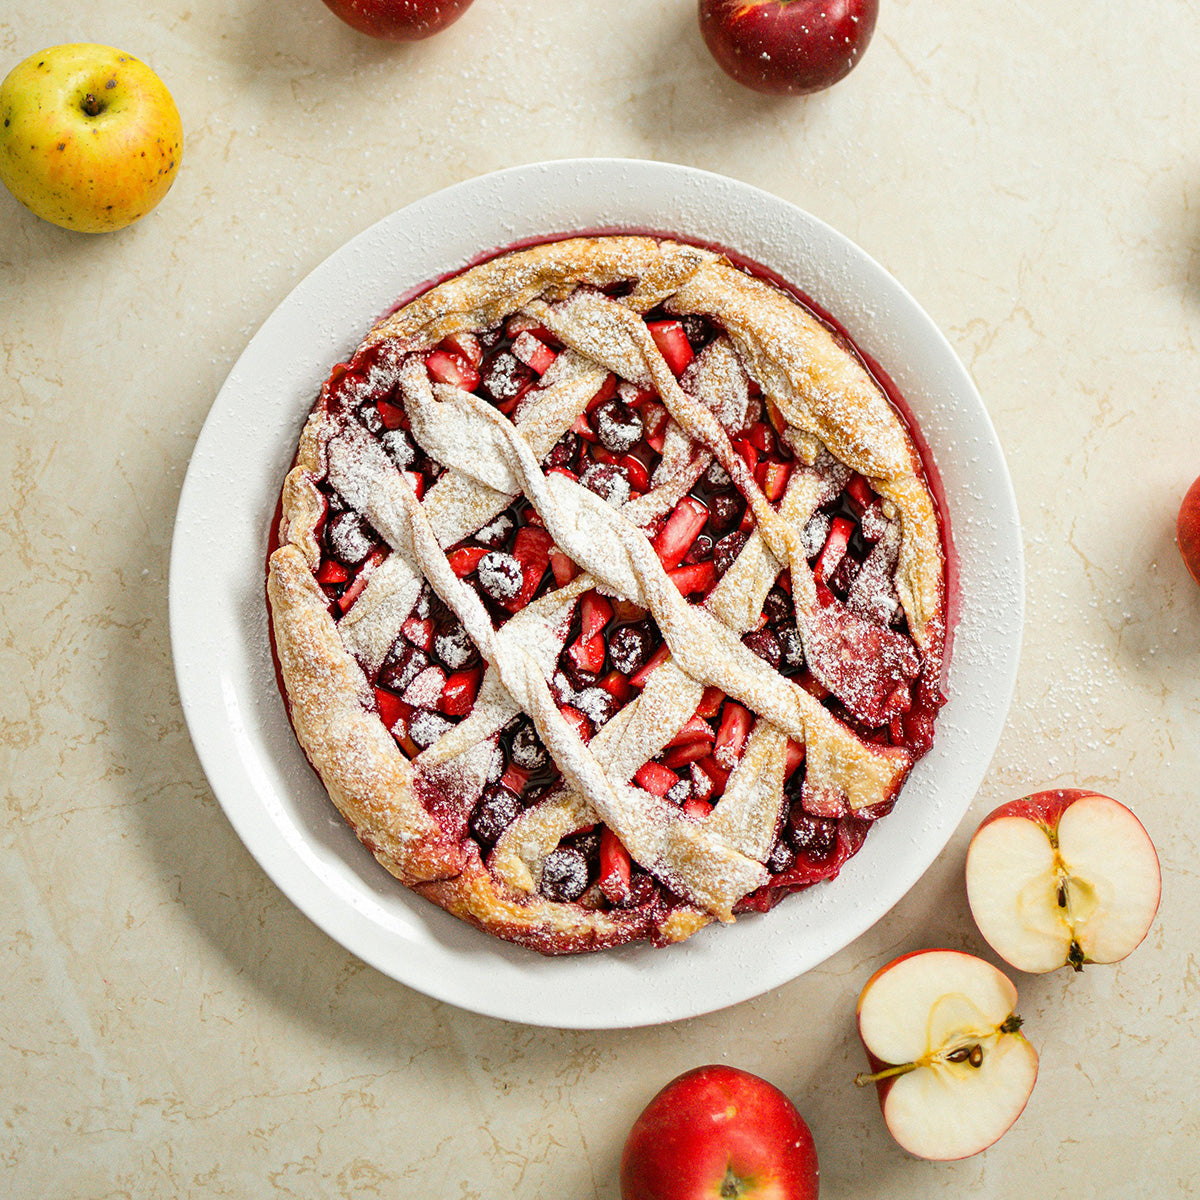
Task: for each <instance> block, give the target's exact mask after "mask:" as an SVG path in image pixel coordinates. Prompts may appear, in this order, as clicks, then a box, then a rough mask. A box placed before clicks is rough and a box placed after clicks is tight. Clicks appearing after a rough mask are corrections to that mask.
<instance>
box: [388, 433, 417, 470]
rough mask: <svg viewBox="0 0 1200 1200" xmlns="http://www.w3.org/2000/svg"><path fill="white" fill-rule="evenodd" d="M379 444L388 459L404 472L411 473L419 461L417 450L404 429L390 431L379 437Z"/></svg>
mask: <svg viewBox="0 0 1200 1200" xmlns="http://www.w3.org/2000/svg"><path fill="white" fill-rule="evenodd" d="M379 444H380V445H381V446H382V447H383V448H384V449H385V450H386V451H387V455H388V458H390V459H391V460H392V462H394V463H395V464H396V466H398V467H399V468H400V470H402V471H411V470H412V469H413V465H414V464H415V463H416V461H417V448H416V446H414V445H413V441H412V438H410V437H409V436H408V434H407V433H405V432H404V430H403V429H388V430H386V431H385V432H384V433H382V434H380V435H379Z"/></svg>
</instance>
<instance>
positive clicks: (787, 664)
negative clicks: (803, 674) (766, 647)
mask: <svg viewBox="0 0 1200 1200" xmlns="http://www.w3.org/2000/svg"><path fill="white" fill-rule="evenodd" d="M774 632H775V637H776V639H777V640H778V642H779V652H780V656H781V657H780V659H779V669H780V670H782V671H786V672H788V673H789V674H794V673H795V672H797V671H799V670H801V669H802V668H803V666H804V643H803V642H801V640H800V634H799V633H798V632H797V630H796V627H795V625H791V624H789V625H777V626H776V627H775V631H774Z"/></svg>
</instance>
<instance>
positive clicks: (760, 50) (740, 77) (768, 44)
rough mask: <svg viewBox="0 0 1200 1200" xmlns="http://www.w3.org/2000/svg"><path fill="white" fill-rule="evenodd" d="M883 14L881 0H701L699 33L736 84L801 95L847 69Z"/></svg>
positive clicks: (856, 57)
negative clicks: (880, 10) (880, 14)
mask: <svg viewBox="0 0 1200 1200" xmlns="http://www.w3.org/2000/svg"><path fill="white" fill-rule="evenodd" d="M878 15H879V0H700V32H701V34H702V35H703V37H704V41H705V44H706V45H707V46H708V48H709V50H710V51H711V52H712V56H713V57H714V58H715V59H716V60H717V63H718V64H719V65H720V67H721V68H722V70H724V71H725V73H726V74H728V75H731V76H732V77H733V78H734V79H736V80H737V81H738V83H741V84H744V85H745V86H746V87H748V88H753V89H754V90H755V91H757V92H768V93H770V94H774V95H792V96H801V95H804V94H806V93H808V92H819V91H820V90H821V89H822V88H827V87H829V85H830V84H833V83H837V81H838V80H839V79H841V78H842V77H843V76H845V75H847V74H849V72H850V70H851V68H853V66H854V64H855V63H857V62H858V60H859V59H860V58H861V57H862V54H863V51H864V50H866V48H867V43H868V42H869V41H870V40H871V34H872V33H874V31H875V18H876V17H877V16H878Z"/></svg>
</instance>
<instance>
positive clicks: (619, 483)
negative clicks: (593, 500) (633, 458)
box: [579, 462, 631, 508]
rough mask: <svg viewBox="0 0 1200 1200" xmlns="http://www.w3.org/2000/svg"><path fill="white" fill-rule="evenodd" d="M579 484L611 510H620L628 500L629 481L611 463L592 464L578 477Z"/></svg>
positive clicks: (622, 472) (618, 468)
mask: <svg viewBox="0 0 1200 1200" xmlns="http://www.w3.org/2000/svg"><path fill="white" fill-rule="evenodd" d="M579 482H580V483H582V484H583V486H584V487H585V488H587V489H588V491H590V492H595V493H596V495H597V496H599V497H600V499H601V500H603V501H604V502H605V503H606V504H611V505H612V506H613V508H620V507H621V505H622V504H624V503H625V502H626V501H627V500H628V499H629V494H630V490H631V489H630V487H629V479H628V478H627V477H626V475H625V472H624V471H622V470H621V468H620V467H618V466H616V465H615V464H613V463H601V462H593V463H592V464H591V465H590V466H589V467H588V468H587V470H586V471H584V473H583V474H582V475H581V476H580V477H579Z"/></svg>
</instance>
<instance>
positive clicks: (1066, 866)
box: [966, 789, 1162, 974]
mask: <svg viewBox="0 0 1200 1200" xmlns="http://www.w3.org/2000/svg"><path fill="white" fill-rule="evenodd" d="M966 877H967V899H968V901H969V903H970V905H971V914H972V916H973V917H974V918H975V923H976V924H977V925H978V926H979V932H980V933H982V934H983V936H984V938H985V939H986V941H987V943H988V945H990V946H991V947H992V949H993V950H995V951H996V953H997V954H998V955H1000V957H1001V958H1003V959H1004V960H1005V962H1007V963H1009V964H1010V965H1012V966H1014V967H1016V968H1017V970H1019V971H1028V972H1030V973H1033V974H1039V973H1041V972H1045V971H1053V970H1055V969H1056V968H1058V967H1061V966H1065V965H1066V964H1068V963H1069V964H1070V965H1071V966H1072V967H1073V968H1074V969H1075V970H1076V971H1080V970H1082V969H1083V966H1084V964H1085V963H1112V962H1117V961H1119V960H1120V959H1123V958H1124V957H1125V956H1126V955H1127V954H1129V953H1130V952H1131V951H1132V950H1134V949H1136V947H1137V946H1138V945H1139V944H1140V943H1141V942H1142V940H1143V939H1144V938H1145V936H1146V934H1147V933H1148V932H1149V930H1150V926H1151V924H1152V923H1153V921H1154V916H1155V914H1156V913H1157V911H1158V903H1159V898H1160V895H1161V892H1162V873H1161V870H1160V868H1159V862H1158V855H1157V854H1156V853H1155V850H1154V844H1153V843H1152V842H1151V840H1150V837H1149V835H1148V834H1147V833H1146V830H1145V829H1144V828H1143V826H1142V823H1141V822H1140V821H1139V820H1138V819H1137V817H1135V816H1134V815H1133V813H1132V812H1130V811H1129V809H1128V808H1126V807H1125V805H1123V804H1120V803H1119V802H1118V801H1116V800H1113V799H1111V798H1110V797H1108V796H1101V795H1097V794H1096V793H1095V792H1088V791H1083V790H1079V789H1065V790H1059V791H1050V792H1038V793H1036V794H1034V795H1032V796H1026V797H1024V798H1023V799H1021V800H1014V801H1011V802H1010V803H1008V804H1003V805H1001V806H1000V807H999V808H998V809H996V810H995V811H994V812H993V813H991V814H990V815H989V816H987V817H986V818H985V819H984V821H983V823H982V824H981V825H980V827H979V829H978V830H976V832H975V836H974V837H973V838H972V839H971V844H970V846H969V848H968V850H967V866H966Z"/></svg>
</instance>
